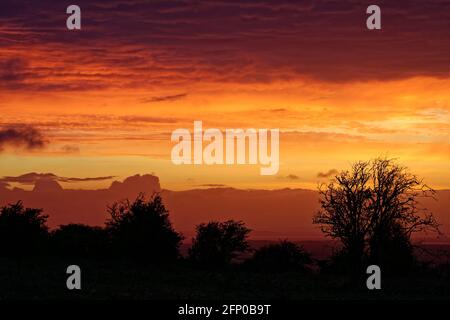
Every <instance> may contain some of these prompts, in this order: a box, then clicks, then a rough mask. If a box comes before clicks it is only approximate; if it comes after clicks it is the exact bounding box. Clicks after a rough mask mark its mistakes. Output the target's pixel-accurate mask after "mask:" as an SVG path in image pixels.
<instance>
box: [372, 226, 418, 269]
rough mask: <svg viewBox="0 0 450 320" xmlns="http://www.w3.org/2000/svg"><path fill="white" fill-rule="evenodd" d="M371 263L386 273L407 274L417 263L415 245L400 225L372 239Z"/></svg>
mask: <svg viewBox="0 0 450 320" xmlns="http://www.w3.org/2000/svg"><path fill="white" fill-rule="evenodd" d="M369 245H370V253H369V263H370V264H376V265H378V266H380V267H381V269H382V270H383V273H384V274H392V275H396V274H405V272H407V271H410V270H411V268H412V267H413V266H414V265H415V257H414V252H413V251H414V250H413V245H412V244H411V242H410V240H409V238H408V237H407V236H406V235H405V234H404V233H403V232H402V230H401V228H400V226H396V225H393V226H392V228H391V230H390V231H389V232H387V233H384V234H381V235H380V236H378V237H374V238H372V239H371V241H370V243H369Z"/></svg>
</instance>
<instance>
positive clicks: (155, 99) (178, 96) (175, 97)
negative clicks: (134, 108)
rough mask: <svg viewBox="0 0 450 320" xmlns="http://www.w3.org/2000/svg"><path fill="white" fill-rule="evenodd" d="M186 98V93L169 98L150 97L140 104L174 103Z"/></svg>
mask: <svg viewBox="0 0 450 320" xmlns="http://www.w3.org/2000/svg"><path fill="white" fill-rule="evenodd" d="M186 97H187V93H181V94H174V95H170V96H160V97H151V98H148V99H142V100H141V102H142V103H150V102H164V101H176V100H180V99H183V98H186Z"/></svg>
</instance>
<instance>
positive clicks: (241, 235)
mask: <svg viewBox="0 0 450 320" xmlns="http://www.w3.org/2000/svg"><path fill="white" fill-rule="evenodd" d="M196 230H197V234H196V237H195V238H194V239H193V240H192V247H191V248H190V249H189V258H190V259H191V260H192V261H195V262H197V263H199V264H201V265H204V266H225V265H227V264H229V263H230V262H231V260H232V259H233V258H235V257H236V256H237V255H238V254H240V253H244V252H246V251H248V250H249V244H248V242H247V238H248V234H249V233H250V231H251V230H250V229H248V228H247V227H246V226H245V224H244V223H243V222H242V221H233V220H229V221H225V222H216V221H212V222H209V223H207V224H205V223H202V224H200V225H198V226H197V227H196Z"/></svg>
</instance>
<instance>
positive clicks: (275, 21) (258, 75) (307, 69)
mask: <svg viewBox="0 0 450 320" xmlns="http://www.w3.org/2000/svg"><path fill="white" fill-rule="evenodd" d="M70 4H77V5H78V6H80V8H81V15H82V19H81V21H82V22H81V24H82V27H81V30H76V31H69V30H67V28H66V18H67V17H68V15H67V14H66V8H67V6H69V5H70ZM370 4H372V3H371V2H370V3H369V2H366V1H356V0H354V1H349V0H339V1H318V0H317V1H283V0H277V1H256V0H250V1H222V0H208V1H171V0H165V1H143V0H130V1H108V2H107V3H105V1H99V0H90V1H78V0H76V1H71V2H67V1H49V0H40V1H22V0H18V1H10V0H2V1H1V3H0V114H1V117H0V176H19V175H22V174H26V173H30V172H36V173H49V174H54V175H57V176H60V177H70V178H72V179H68V180H64V181H61V182H60V183H61V184H62V185H63V186H64V187H67V188H100V187H105V186H108V185H109V184H110V183H111V179H123V178H125V177H127V176H130V175H134V174H136V173H141V174H143V173H153V174H155V175H157V176H158V177H159V178H160V180H161V185H162V186H163V188H166V189H173V190H183V189H189V188H196V187H199V186H205V185H223V186H231V187H237V188H266V189H274V188H286V187H289V188H310V189H315V188H316V187H317V185H318V183H320V182H323V181H326V180H327V179H329V178H330V176H332V175H333V174H334V173H335V172H336V170H342V169H346V168H348V167H349V165H350V164H351V163H352V162H354V161H357V160H368V159H371V158H374V157H377V156H387V157H391V158H397V159H398V161H399V162H401V163H402V164H404V165H406V166H408V167H409V168H410V169H411V171H413V172H414V173H416V174H418V175H419V176H421V177H423V178H424V180H425V182H427V183H428V184H429V185H431V186H433V187H434V188H437V189H448V188H450V170H449V169H450V1H444V0H429V1H417V0H413V1H403V0H399V1H377V4H378V5H379V6H380V8H381V21H382V22H381V23H382V29H381V30H368V29H367V28H366V18H367V16H368V15H367V14H366V8H367V6H368V5H370ZM198 120H200V121H203V127H204V128H205V129H206V128H219V129H221V130H225V129H227V128H243V129H246V128H268V129H271V128H279V129H280V169H279V172H278V174H277V175H273V176H261V175H260V174H259V168H260V166H259V165H212V166H206V165H201V166H194V165H180V166H176V165H174V164H173V163H172V162H171V159H170V154H171V149H172V147H173V146H174V143H173V142H171V140H170V136H171V133H172V132H173V131H174V130H175V129H177V128H187V129H189V130H191V131H193V123H194V121H198ZM97 178H98V179H97ZM25 187H26V186H25Z"/></svg>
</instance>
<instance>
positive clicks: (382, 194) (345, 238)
mask: <svg viewBox="0 0 450 320" xmlns="http://www.w3.org/2000/svg"><path fill="white" fill-rule="evenodd" d="M319 192H320V195H321V200H320V203H321V210H320V211H319V212H318V213H317V214H316V216H315V217H314V219H313V222H314V223H316V224H320V225H321V227H322V231H323V232H324V233H325V234H326V235H328V236H330V237H332V238H337V239H339V240H340V241H341V242H342V244H343V250H344V252H346V253H347V255H348V257H349V260H350V261H351V262H350V263H351V265H352V266H353V267H354V268H355V269H356V270H358V271H360V270H361V267H362V263H363V261H364V259H365V258H370V260H371V262H372V263H381V262H383V261H386V259H385V258H382V255H384V254H385V253H387V252H388V250H391V249H392V248H394V247H396V248H397V249H398V250H402V253H403V254H407V253H408V252H410V253H412V251H411V250H409V247H410V245H411V244H410V236H411V234H412V233H413V232H419V231H425V230H437V228H438V224H437V223H436V221H435V219H434V217H433V215H432V214H431V213H429V212H428V211H426V210H419V208H418V200H419V198H420V197H429V196H433V194H434V190H432V189H430V188H428V187H427V186H426V185H425V184H423V182H422V181H421V180H420V179H418V178H417V177H416V176H415V175H413V174H411V173H409V172H408V170H407V169H406V168H405V167H402V166H400V165H398V164H396V163H395V161H394V160H391V159H384V158H378V159H375V160H373V161H366V162H364V161H361V162H357V163H355V164H353V166H352V170H351V171H343V172H341V173H339V174H338V175H337V176H336V177H335V178H334V179H333V180H332V181H331V182H330V183H329V184H327V185H322V186H321V187H320V189H319ZM393 242H395V244H394V243H393ZM388 247H389V248H388ZM396 254H399V253H398V252H397V253H396ZM356 270H353V271H356Z"/></svg>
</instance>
